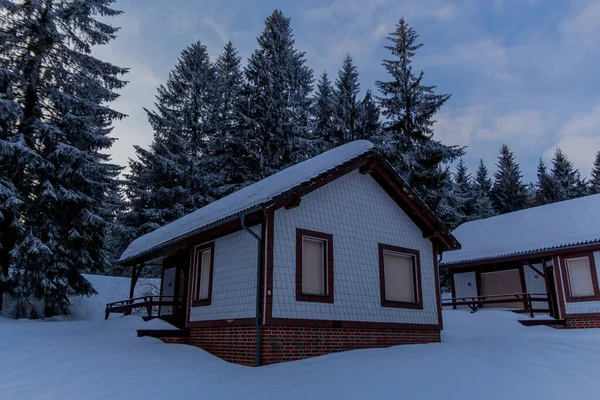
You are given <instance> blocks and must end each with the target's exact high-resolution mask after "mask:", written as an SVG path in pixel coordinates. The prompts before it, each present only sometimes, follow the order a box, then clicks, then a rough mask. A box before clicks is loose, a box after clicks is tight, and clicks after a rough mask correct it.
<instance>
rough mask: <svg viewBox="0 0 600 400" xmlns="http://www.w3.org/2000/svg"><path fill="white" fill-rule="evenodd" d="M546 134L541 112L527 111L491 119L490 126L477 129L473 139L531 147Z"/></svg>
mask: <svg viewBox="0 0 600 400" xmlns="http://www.w3.org/2000/svg"><path fill="white" fill-rule="evenodd" d="M548 133H549V132H548V131H547V128H546V127H545V126H544V123H543V118H542V114H541V112H540V111H537V110H528V111H516V112H513V113H509V114H504V115H500V116H496V117H493V118H492V120H491V124H490V126H489V127H487V128H483V127H482V128H481V129H478V130H477V131H476V132H475V137H476V138H477V139H479V140H483V141H492V140H493V141H504V142H507V143H510V144H518V145H521V146H531V145H535V144H536V143H537V139H538V138H539V137H540V136H543V135H544V134H548Z"/></svg>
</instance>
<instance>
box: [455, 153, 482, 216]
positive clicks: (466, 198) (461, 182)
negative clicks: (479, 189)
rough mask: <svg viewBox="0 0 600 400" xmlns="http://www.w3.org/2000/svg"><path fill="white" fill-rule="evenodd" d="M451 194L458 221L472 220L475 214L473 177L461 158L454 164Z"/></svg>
mask: <svg viewBox="0 0 600 400" xmlns="http://www.w3.org/2000/svg"><path fill="white" fill-rule="evenodd" d="M452 194H453V197H454V201H455V204H456V212H457V213H458V215H459V223H463V222H466V221H470V220H472V219H473V217H474V215H475V198H476V195H475V188H474V186H473V177H472V176H471V174H470V173H469V171H468V170H467V166H466V165H465V163H464V161H463V159H462V158H461V159H460V160H459V161H458V164H457V165H456V172H455V173H454V188H453V192H452Z"/></svg>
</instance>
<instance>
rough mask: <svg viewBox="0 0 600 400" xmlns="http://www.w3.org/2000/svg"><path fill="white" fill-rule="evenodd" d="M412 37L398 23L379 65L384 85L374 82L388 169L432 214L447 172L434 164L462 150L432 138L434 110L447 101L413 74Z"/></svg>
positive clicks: (409, 30)
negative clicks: (387, 55)
mask: <svg viewBox="0 0 600 400" xmlns="http://www.w3.org/2000/svg"><path fill="white" fill-rule="evenodd" d="M417 38H418V35H417V33H416V32H415V30H414V29H413V28H412V27H410V26H409V25H408V24H407V23H406V22H405V21H404V19H401V20H400V22H399V23H398V25H397V26H396V30H395V31H394V32H392V33H391V34H390V37H388V39H389V40H390V42H391V44H390V45H388V46H386V49H388V50H389V51H390V52H391V54H392V55H393V56H394V59H391V60H384V61H383V65H384V67H385V69H386V70H387V72H388V73H389V74H390V75H391V80H389V81H378V82H377V87H378V88H379V91H380V93H381V97H380V98H379V104H380V108H381V113H382V115H383V117H384V121H385V123H384V126H383V127H384V130H385V132H384V133H385V137H384V139H385V146H384V151H385V152H386V153H387V156H388V158H389V160H390V161H391V163H392V165H394V167H395V168H396V169H397V170H398V172H399V173H400V174H402V176H404V178H405V179H406V180H407V182H408V183H409V184H410V185H411V186H412V187H413V188H414V189H415V190H416V191H417V193H418V194H419V195H420V196H421V197H422V198H423V199H424V200H425V201H426V203H427V204H429V206H430V207H432V208H433V209H434V210H437V206H438V204H439V201H440V198H441V196H442V192H443V190H442V188H443V186H444V182H446V181H447V179H448V177H447V174H448V170H447V168H441V167H440V165H441V164H444V163H449V162H451V161H452V160H454V159H456V158H457V157H460V156H461V155H463V154H464V148H461V147H458V146H446V145H444V144H442V143H441V142H439V141H436V140H434V139H433V134H434V132H433V124H434V122H435V121H434V116H435V114H436V112H437V111H438V110H439V109H440V107H442V105H443V104H444V103H445V102H446V101H447V100H448V99H449V98H450V95H449V94H436V93H435V92H434V89H435V86H429V85H425V84H424V83H423V77H424V73H423V72H422V71H421V72H420V73H415V72H414V71H413V68H412V65H411V63H412V58H413V57H414V55H415V53H416V51H417V50H418V49H419V48H420V47H421V46H422V44H419V43H417Z"/></svg>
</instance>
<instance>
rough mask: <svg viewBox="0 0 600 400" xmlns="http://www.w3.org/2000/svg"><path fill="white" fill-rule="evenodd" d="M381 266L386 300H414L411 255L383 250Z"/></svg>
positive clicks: (412, 301)
mask: <svg viewBox="0 0 600 400" xmlns="http://www.w3.org/2000/svg"><path fill="white" fill-rule="evenodd" d="M383 268H384V277H385V298H386V300H390V301H406V302H411V303H414V302H416V299H415V293H414V287H415V284H414V276H413V275H414V274H413V269H414V268H413V257H412V256H407V255H403V254H395V253H389V252H384V253H383Z"/></svg>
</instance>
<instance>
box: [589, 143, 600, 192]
mask: <svg viewBox="0 0 600 400" xmlns="http://www.w3.org/2000/svg"><path fill="white" fill-rule="evenodd" d="M590 191H591V192H592V193H593V194H596V193H600V151H599V152H597V153H596V159H595V160H594V167H593V168H592V172H591V174H590Z"/></svg>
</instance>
